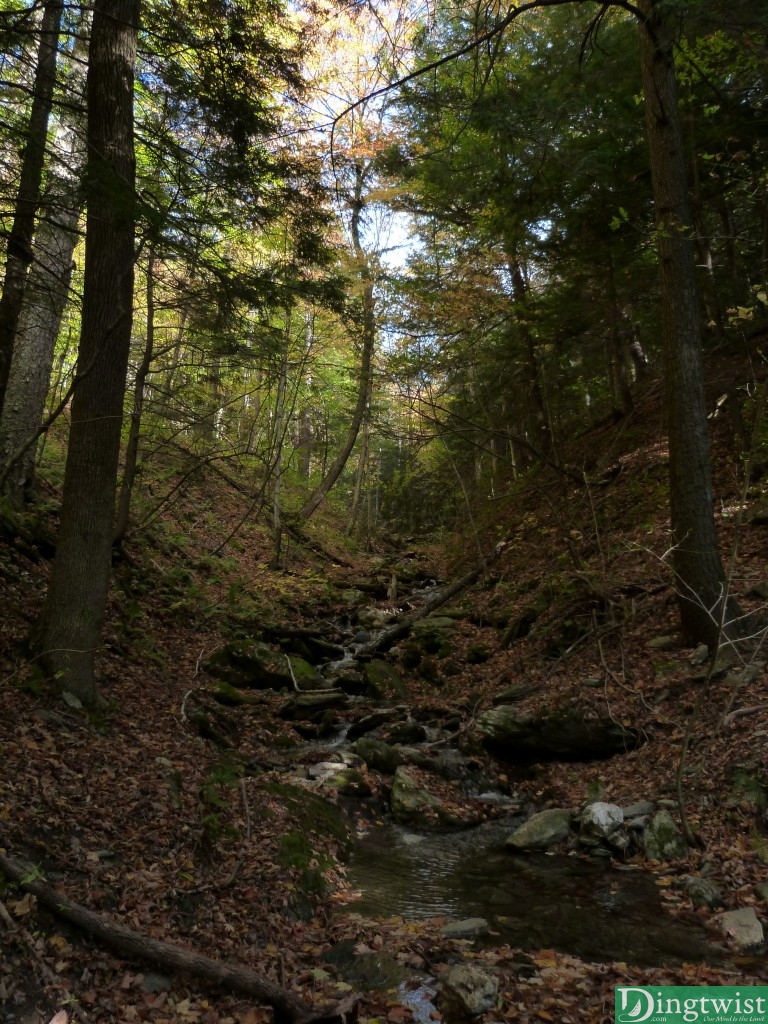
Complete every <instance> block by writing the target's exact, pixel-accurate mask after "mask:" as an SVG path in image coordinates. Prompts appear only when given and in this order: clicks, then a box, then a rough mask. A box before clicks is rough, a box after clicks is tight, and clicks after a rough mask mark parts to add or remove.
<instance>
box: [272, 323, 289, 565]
mask: <svg viewBox="0 0 768 1024" xmlns="http://www.w3.org/2000/svg"><path fill="white" fill-rule="evenodd" d="M290 343H291V313H290V310H288V311H287V313H286V324H285V347H284V348H283V353H282V356H281V358H280V377H279V379H278V382H277V396H276V398H275V431H274V440H273V442H272V458H271V460H270V461H271V464H272V469H271V471H272V474H273V476H274V478H275V482H274V484H273V485H272V528H273V530H274V534H275V547H274V551H273V553H272V561H271V563H270V567H271V568H272V569H279V568H280V560H281V557H282V549H283V522H282V515H281V510H280V492H281V484H282V475H283V444H284V443H285V432H286V431H285V391H286V387H287V384H288V347H289V345H290Z"/></svg>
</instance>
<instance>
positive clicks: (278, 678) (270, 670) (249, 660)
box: [204, 640, 328, 690]
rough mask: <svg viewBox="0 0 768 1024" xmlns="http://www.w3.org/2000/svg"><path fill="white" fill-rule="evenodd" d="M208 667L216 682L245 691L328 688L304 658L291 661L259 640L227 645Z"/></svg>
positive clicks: (217, 653)
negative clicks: (222, 682) (220, 680)
mask: <svg viewBox="0 0 768 1024" xmlns="http://www.w3.org/2000/svg"><path fill="white" fill-rule="evenodd" d="M204 668H205V669H206V671H207V672H208V673H209V674H210V675H212V676H215V678H216V679H223V680H224V682H225V683H229V684H230V685H231V686H237V687H240V688H245V689H255V690H267V689H271V690H286V689H287V690H293V689H295V688H296V686H298V688H299V690H318V689H322V688H323V687H325V686H327V685H328V684H327V683H326V681H325V679H323V677H322V676H321V675H320V674H319V673H318V672H316V671H315V669H314V668H313V667H312V666H311V665H310V664H309V662H307V661H305V660H304V659H303V658H298V657H296V656H295V655H292V656H291V657H290V658H289V656H288V655H287V654H283V653H282V651H273V650H272V648H271V647H270V646H269V645H268V644H265V643H261V642H260V641H258V640H239V641H235V642H232V643H228V644H224V646H223V647H219V648H217V650H215V651H214V652H213V654H211V656H210V657H209V658H208V659H207V661H205V662H204ZM294 680H295V685H294Z"/></svg>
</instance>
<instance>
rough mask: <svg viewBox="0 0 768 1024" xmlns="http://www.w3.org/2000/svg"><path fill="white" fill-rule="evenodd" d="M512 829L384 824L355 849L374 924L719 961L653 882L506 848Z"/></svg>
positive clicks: (362, 904) (610, 956) (352, 873)
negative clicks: (400, 923)
mask: <svg viewBox="0 0 768 1024" xmlns="http://www.w3.org/2000/svg"><path fill="white" fill-rule="evenodd" d="M510 831H511V828H510V826H509V824H506V825H504V824H503V823H500V822H494V823H489V824H487V825H483V826H480V827H479V828H477V829H472V830H467V831H464V832H459V833H455V832H454V833H450V834H447V833H442V834H439V833H434V832H429V833H420V832H416V831H411V830H409V829H405V828H402V827H400V826H398V825H394V824H387V825H384V826H379V827H378V828H375V829H373V830H372V831H371V832H369V833H368V835H366V836H365V837H364V838H363V839H362V840H360V841H359V842H358V844H357V845H356V848H355V850H354V852H353V855H352V858H351V860H350V864H349V869H348V874H349V880H350V882H351V883H352V885H353V887H354V888H355V889H357V890H359V891H360V892H361V894H362V898H361V899H360V900H359V901H356V902H355V903H354V904H351V905H350V909H353V910H355V911H356V912H359V913H361V914H364V915H369V916H386V917H391V916H401V917H403V918H405V919H406V920H423V919H426V918H432V917H442V918H450V919H463V918H468V917H484V918H485V919H486V920H487V921H488V922H489V924H490V926H491V929H492V931H493V932H494V933H495V934H492V935H489V936H487V937H485V938H480V939H478V940H476V941H478V942H480V943H486V944H488V945H491V944H492V945H495V946H498V945H500V944H503V943H508V944H509V945H510V946H512V947H515V948H521V949H524V950H536V949H550V948H551V949H557V950H559V951H561V952H565V953H571V954H575V955H577V956H579V957H581V958H583V959H585V960H596V961H605V960H620V961H624V962H626V963H631V964H637V965H640V966H661V965H664V964H679V963H682V962H683V961H701V960H707V961H708V962H710V963H713V962H716V961H717V960H718V959H720V958H721V955H722V951H721V950H720V949H718V948H717V947H715V946H713V945H712V943H710V942H709V941H708V939H707V936H706V933H705V932H704V930H703V929H702V928H700V927H698V926H697V925H695V924H687V923H685V922H683V921H679V920H677V919H675V918H673V917H672V915H671V914H669V913H668V912H667V911H666V910H665V909H664V907H663V904H662V899H661V896H660V892H659V889H658V888H657V886H656V884H655V882H654V879H653V876H652V875H651V874H650V873H648V872H646V871H643V870H640V869H636V868H633V867H629V866H628V867H626V868H616V867H612V866H611V865H610V864H606V863H605V861H604V860H603V859H600V858H593V859H587V858H584V857H568V856H563V855H554V856H549V855H546V854H540V855H527V856H519V855H514V854H511V853H510V852H509V851H508V850H506V849H504V847H503V845H502V844H503V841H504V839H505V838H506V837H507V835H509V833H510Z"/></svg>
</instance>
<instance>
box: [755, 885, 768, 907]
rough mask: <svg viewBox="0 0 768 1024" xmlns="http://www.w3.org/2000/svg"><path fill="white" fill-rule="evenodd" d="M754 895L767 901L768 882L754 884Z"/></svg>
mask: <svg viewBox="0 0 768 1024" xmlns="http://www.w3.org/2000/svg"><path fill="white" fill-rule="evenodd" d="M755 895H756V896H757V898H758V899H761V900H766V901H767V902H768V882H759V883H758V884H757V885H756V886H755Z"/></svg>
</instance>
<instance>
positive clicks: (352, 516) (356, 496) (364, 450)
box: [347, 417, 369, 537]
mask: <svg viewBox="0 0 768 1024" xmlns="http://www.w3.org/2000/svg"><path fill="white" fill-rule="evenodd" d="M368 441H369V431H368V419H367V417H366V418H365V419H364V420H363V443H362V445H361V447H360V459H359V461H358V463H357V474H356V475H355V488H354V491H353V492H352V508H351V509H350V512H349V522H348V523H347V536H348V537H351V536H352V533H353V532H354V529H355V523H356V522H357V513H358V512H359V510H360V495H361V494H362V493H363V482H364V480H365V474H366V472H367V469H368Z"/></svg>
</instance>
